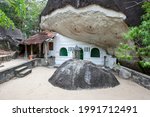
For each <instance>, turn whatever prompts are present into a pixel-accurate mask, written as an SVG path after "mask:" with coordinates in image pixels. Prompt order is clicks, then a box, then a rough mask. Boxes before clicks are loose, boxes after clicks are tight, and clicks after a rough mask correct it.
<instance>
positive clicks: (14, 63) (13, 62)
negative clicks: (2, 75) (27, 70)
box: [0, 59, 29, 71]
mask: <svg viewBox="0 0 150 117" xmlns="http://www.w3.org/2000/svg"><path fill="white" fill-rule="evenodd" d="M27 61H29V60H27V59H13V60H11V61H7V62H3V63H1V65H3V67H0V71H2V70H5V69H8V68H11V67H14V66H17V65H20V64H22V63H24V62H27Z"/></svg>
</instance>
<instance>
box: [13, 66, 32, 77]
mask: <svg viewBox="0 0 150 117" xmlns="http://www.w3.org/2000/svg"><path fill="white" fill-rule="evenodd" d="M31 72H32V69H29V68H28V67H27V66H22V67H19V68H17V69H15V75H16V77H18V78H22V77H24V76H26V75H28V74H30V73H31Z"/></svg>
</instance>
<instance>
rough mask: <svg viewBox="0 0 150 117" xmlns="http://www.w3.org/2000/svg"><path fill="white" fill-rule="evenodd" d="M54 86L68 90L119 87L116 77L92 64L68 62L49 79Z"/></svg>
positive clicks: (80, 61) (75, 61)
mask: <svg viewBox="0 0 150 117" xmlns="http://www.w3.org/2000/svg"><path fill="white" fill-rule="evenodd" d="M49 82H50V83H51V84H53V85H54V86H57V87H60V88H63V89H68V90H76V89H91V88H107V87H114V86H117V85H119V82H118V80H117V79H116V78H115V76H114V75H113V74H112V73H111V72H110V71H107V70H105V69H102V68H101V67H98V66H96V65H95V64H93V63H92V62H89V61H83V60H68V61H66V62H65V63H63V64H62V65H61V66H60V67H59V68H58V69H57V70H56V71H55V73H54V74H53V76H52V77H51V78H50V79H49Z"/></svg>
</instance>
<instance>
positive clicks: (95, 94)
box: [0, 67, 150, 100]
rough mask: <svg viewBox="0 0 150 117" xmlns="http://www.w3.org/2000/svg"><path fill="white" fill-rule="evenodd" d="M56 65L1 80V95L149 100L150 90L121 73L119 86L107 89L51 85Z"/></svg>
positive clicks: (2, 97)
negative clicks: (123, 76)
mask: <svg viewBox="0 0 150 117" xmlns="http://www.w3.org/2000/svg"><path fill="white" fill-rule="evenodd" d="M55 70H56V69H55V68H46V67H37V68H34V69H33V71H32V73H31V74H29V75H28V76H26V77H24V78H18V79H12V80H10V81H8V82H5V83H3V84H0V99H1V100H2V99H4V100H22V99H27V100H28V99H29V100H35V99H36V100H108V99H111V100H114V99H116V100H122V99H124V100H147V99H150V91H149V90H148V89H145V88H143V87H141V86H139V85H138V84H136V83H134V82H132V81H129V80H124V79H121V78H119V77H117V79H118V80H119V82H120V85H119V86H116V87H114V88H106V89H92V90H76V91H70V90H64V89H61V88H58V87H54V86H52V85H51V84H50V83H49V82H48V79H49V78H50V77H51V75H52V74H53V73H54V71H55Z"/></svg>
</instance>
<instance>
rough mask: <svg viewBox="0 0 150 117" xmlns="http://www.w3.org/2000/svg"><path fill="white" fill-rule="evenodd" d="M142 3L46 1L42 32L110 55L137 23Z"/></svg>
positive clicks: (120, 1) (125, 0)
mask: <svg viewBox="0 0 150 117" xmlns="http://www.w3.org/2000/svg"><path fill="white" fill-rule="evenodd" d="M142 2H143V0H134V1H131V0H49V1H48V3H47V5H46V7H45V9H44V10H43V12H42V13H41V23H40V26H41V28H42V29H46V30H53V31H56V32H58V33H60V34H62V35H64V36H67V37H70V38H72V39H75V40H79V41H84V42H87V43H92V44H95V45H98V46H100V47H102V48H104V49H106V50H107V51H108V52H109V53H110V54H113V53H114V52H113V50H114V49H115V48H116V47H117V45H118V44H119V43H120V42H121V41H123V37H122V35H123V33H125V32H127V30H128V26H135V25H138V24H139V23H140V17H141V15H142V13H143V11H142V9H141V3H142Z"/></svg>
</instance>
